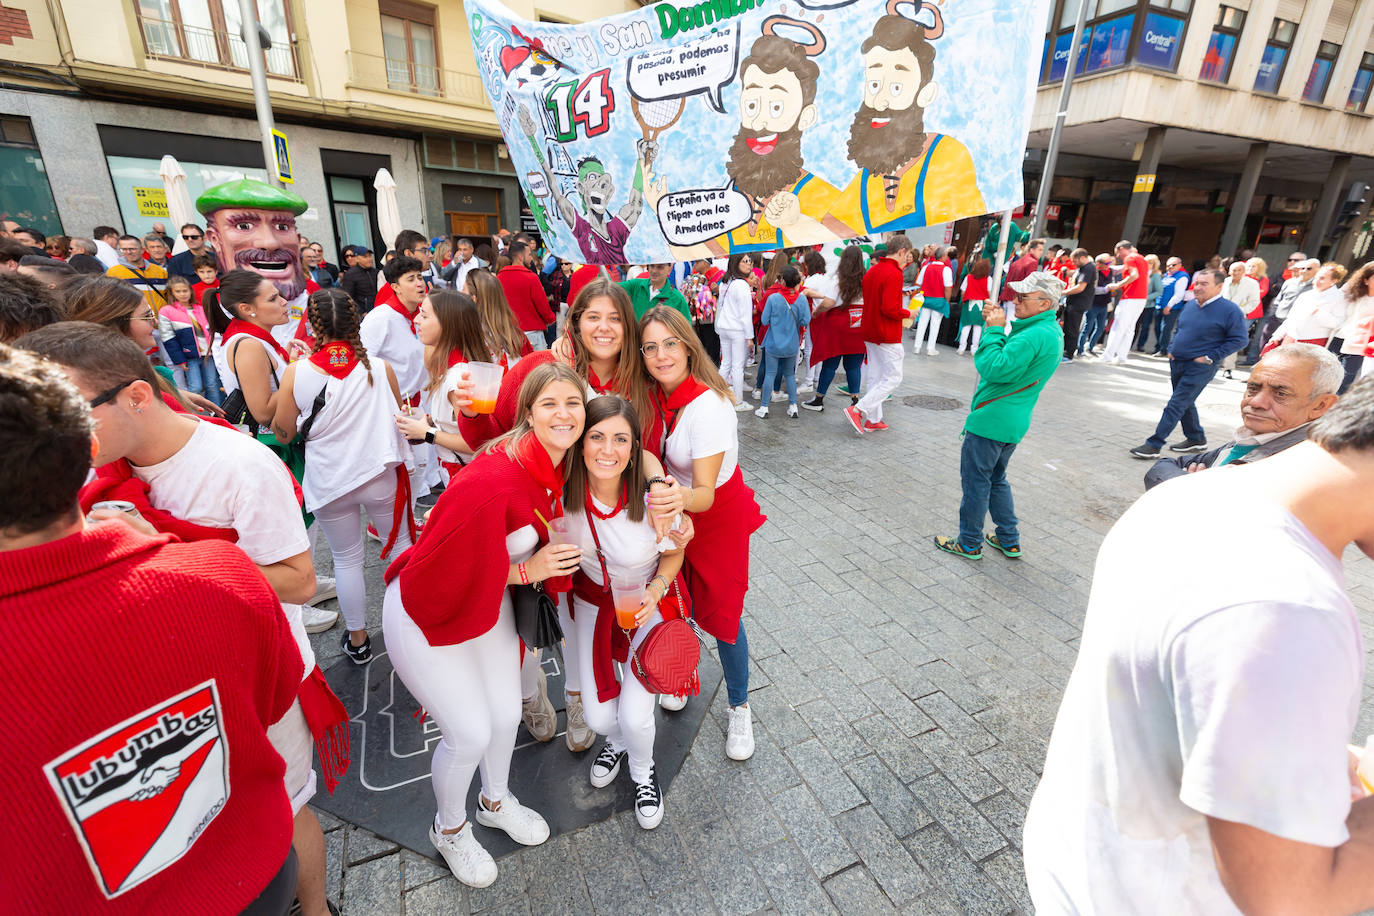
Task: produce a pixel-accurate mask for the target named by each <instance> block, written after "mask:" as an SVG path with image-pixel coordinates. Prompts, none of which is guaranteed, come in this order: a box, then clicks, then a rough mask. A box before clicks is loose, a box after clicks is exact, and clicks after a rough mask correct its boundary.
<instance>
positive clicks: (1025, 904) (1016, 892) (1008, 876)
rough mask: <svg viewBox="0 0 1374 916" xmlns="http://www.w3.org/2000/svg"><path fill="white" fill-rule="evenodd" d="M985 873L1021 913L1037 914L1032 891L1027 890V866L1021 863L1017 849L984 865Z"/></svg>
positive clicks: (1004, 852)
mask: <svg viewBox="0 0 1374 916" xmlns="http://www.w3.org/2000/svg"><path fill="white" fill-rule="evenodd" d="M983 873H984V874H986V875H987V876H988V877H990V878H992V880H993V881H996V882H997V886H998V887H1000V888H1001V889H1002V890H1003V892H1004V893H1006V895H1007V896H1008V897H1009V898H1011V901H1012V903H1014V904H1016V906H1017V907H1018V908H1019V909H1020V910H1021V912H1023V913H1033V912H1035V905H1034V904H1033V903H1031V898H1030V891H1029V890H1027V889H1026V866H1025V865H1024V864H1023V863H1022V861H1021V853H1020V852H1018V851H1017V850H1015V849H1007V850H1003V851H1002V852H999V853H998V854H997V855H995V856H993V857H992V858H991V859H988V860H987V861H986V862H984V863H983Z"/></svg>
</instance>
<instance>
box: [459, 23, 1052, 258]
mask: <svg viewBox="0 0 1374 916" xmlns="http://www.w3.org/2000/svg"><path fill="white" fill-rule="evenodd" d="M1046 4H1047V0H1030V2H1019V0H948V2H940V3H934V2H923V0H787V2H779V0H705V2H695V3H694V2H690V0H685V2H681V3H678V2H673V0H664V2H661V3H657V4H653V5H648V6H645V7H644V8H643V9H642V10H637V11H634V12H630V13H624V14H621V15H618V16H613V17H609V18H606V19H602V20H598V21H594V22H588V23H583V24H581V25H560V24H554V23H546V22H527V21H524V20H519V19H515V18H514V17H513V16H512V14H511V12H510V11H509V10H508V9H507V8H506V7H504V6H503V5H501V4H500V3H498V2H496V0H467V2H466V3H465V4H464V6H465V8H466V11H467V14H468V17H469V22H468V24H469V27H470V31H471V34H472V41H473V45H474V48H475V50H476V54H477V60H478V66H479V68H480V69H481V71H482V79H483V81H484V83H485V85H486V89H487V93H488V94H489V95H490V97H491V101H492V107H493V108H494V109H495V110H496V112H497V115H498V117H499V120H500V122H501V129H502V131H503V132H504V135H505V139H506V144H507V146H508V147H509V149H510V154H511V159H512V161H513V162H514V163H515V166H516V168H517V170H518V172H519V175H520V180H521V183H522V184H523V186H524V189H525V193H526V197H527V199H528V201H529V204H530V207H531V208H532V209H533V211H534V216H535V219H536V221H537V222H538V224H539V228H540V231H541V233H542V234H543V237H544V240H545V242H546V243H547V244H548V247H549V249H550V250H551V251H552V252H553V253H555V254H557V255H559V256H560V257H563V258H567V259H569V260H572V261H577V262H579V263H592V264H623V263H646V262H650V263H651V262H663V261H675V260H685V259H688V258H691V257H698V256H703V257H704V256H720V255H725V254H730V253H733V252H744V251H766V250H771V249H775V248H781V247H785V246H792V245H809V244H814V243H818V242H825V241H830V240H833V239H844V238H853V237H855V236H861V235H871V234H874V233H877V232H883V231H889V230H900V229H908V228H914V227H918V226H926V225H932V224H939V223H944V222H948V221H950V220H954V219H959V218H961V217H965V216H976V215H978V214H982V213H988V212H993V211H997V210H1003V209H1006V208H1009V207H1014V206H1018V205H1020V204H1021V203H1022V202H1023V198H1024V194H1023V188H1022V179H1021V162H1022V158H1023V153H1024V149H1025V140H1026V130H1027V123H1028V120H1029V113H1030V107H1031V103H1032V100H1033V98H1034V93H1035V76H1036V74H1037V72H1038V69H1039V64H1040V60H1041V45H1042V44H1043V42H1044V24H1045V18H1046V15H1047V5H1046Z"/></svg>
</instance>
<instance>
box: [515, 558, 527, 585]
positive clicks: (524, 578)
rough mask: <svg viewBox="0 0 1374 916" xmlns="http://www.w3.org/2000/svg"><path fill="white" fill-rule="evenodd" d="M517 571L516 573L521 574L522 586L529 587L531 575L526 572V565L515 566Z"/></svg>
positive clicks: (518, 564)
mask: <svg viewBox="0 0 1374 916" xmlns="http://www.w3.org/2000/svg"><path fill="white" fill-rule="evenodd" d="M515 570H516V572H518V573H520V584H521V585H529V584H530V574H529V573H528V572H526V571H525V564H524V563H517V564H516V566H515Z"/></svg>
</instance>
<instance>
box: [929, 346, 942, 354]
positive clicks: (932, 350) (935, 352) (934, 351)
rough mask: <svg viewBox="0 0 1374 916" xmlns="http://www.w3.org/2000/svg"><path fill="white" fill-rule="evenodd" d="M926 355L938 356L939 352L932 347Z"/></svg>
mask: <svg viewBox="0 0 1374 916" xmlns="http://www.w3.org/2000/svg"><path fill="white" fill-rule="evenodd" d="M926 354H927V355H928V356H939V355H940V351H939V350H937V349H935V348H934V347H931V348H930V349H929V350H926Z"/></svg>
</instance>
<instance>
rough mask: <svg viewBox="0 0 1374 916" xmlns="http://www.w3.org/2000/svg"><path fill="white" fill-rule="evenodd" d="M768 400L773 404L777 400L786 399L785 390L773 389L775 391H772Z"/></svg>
mask: <svg viewBox="0 0 1374 916" xmlns="http://www.w3.org/2000/svg"><path fill="white" fill-rule="evenodd" d="M768 400H770V401H772V402H773V403H774V404H776V403H778V402H779V401H785V400H787V392H786V391H775V392H773V396H772V397H771V398H769V399H768Z"/></svg>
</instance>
